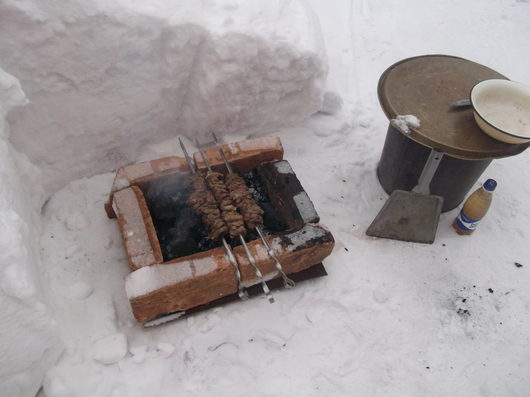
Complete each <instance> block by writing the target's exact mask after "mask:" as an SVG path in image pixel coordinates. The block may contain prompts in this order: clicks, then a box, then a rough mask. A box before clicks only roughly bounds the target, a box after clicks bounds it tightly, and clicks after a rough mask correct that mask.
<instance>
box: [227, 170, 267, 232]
mask: <svg viewBox="0 0 530 397" xmlns="http://www.w3.org/2000/svg"><path fill="white" fill-rule="evenodd" d="M226 186H227V188H228V191H229V192H230V198H231V199H232V201H233V202H234V203H235V205H236V206H237V208H238V209H239V211H240V212H241V214H242V215H243V219H244V221H245V225H246V226H247V228H248V229H249V230H252V229H254V228H255V227H256V226H259V225H261V224H262V223H263V218H262V216H261V215H262V214H263V210H262V209H261V207H260V206H259V205H258V204H256V202H255V201H254V198H253V197H252V193H250V191H249V190H248V187H247V185H246V183H245V180H244V179H243V178H241V177H240V176H239V175H237V174H228V175H227V176H226Z"/></svg>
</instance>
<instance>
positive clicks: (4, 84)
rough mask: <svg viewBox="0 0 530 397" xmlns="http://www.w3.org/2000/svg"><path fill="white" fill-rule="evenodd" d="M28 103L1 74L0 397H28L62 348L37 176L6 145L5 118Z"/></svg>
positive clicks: (13, 81) (0, 71) (15, 83)
mask: <svg viewBox="0 0 530 397" xmlns="http://www.w3.org/2000/svg"><path fill="white" fill-rule="evenodd" d="M26 103H27V99H26V97H25V95H24V92H23V91H22V90H21V87H20V84H19V83H18V81H17V80H16V79H15V78H14V77H13V76H11V75H10V74H8V73H6V72H5V71H4V70H3V69H1V68H0V180H1V181H2V188H1V189H0V307H1V312H2V326H0V395H2V396H18V395H20V396H23V395H32V394H34V393H35V391H36V390H37V389H38V388H39V387H40V385H41V383H42V379H43V376H44V373H45V371H46V370H47V369H48V367H49V366H51V365H52V364H53V363H54V361H55V360H56V359H57V357H58V356H59V354H60V352H61V349H62V346H61V340H60V338H59V332H58V327H57V323H56V321H55V320H54V319H53V318H52V317H51V315H50V311H49V308H48V307H47V305H46V304H47V303H49V302H48V297H47V296H46V291H45V290H46V287H45V283H44V282H43V280H42V279H41V274H40V272H39V266H40V259H39V252H38V239H39V233H40V226H41V222H40V219H39V212H38V208H39V207H40V206H41V205H42V200H43V196H42V191H41V190H40V189H39V187H38V186H39V185H38V183H37V182H36V177H37V176H38V172H37V170H36V169H35V168H34V167H33V166H32V165H31V164H30V163H29V162H28V161H27V159H26V158H25V156H23V155H21V154H20V153H18V152H17V151H16V150H14V149H13V148H12V146H11V144H10V143H9V141H8V139H9V132H10V131H9V125H8V124H7V122H6V120H5V117H6V115H7V114H8V112H10V111H11V110H12V108H13V107H14V106H21V105H24V104H26Z"/></svg>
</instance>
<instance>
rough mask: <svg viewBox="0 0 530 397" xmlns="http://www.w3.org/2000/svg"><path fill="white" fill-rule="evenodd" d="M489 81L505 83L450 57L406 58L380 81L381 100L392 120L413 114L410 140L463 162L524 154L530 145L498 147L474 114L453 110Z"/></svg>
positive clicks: (497, 76)
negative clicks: (415, 120) (417, 122)
mask: <svg viewBox="0 0 530 397" xmlns="http://www.w3.org/2000/svg"><path fill="white" fill-rule="evenodd" d="M487 79H507V78H506V77H505V76H503V75H502V74H500V73H497V72H496V71H494V70H492V69H490V68H488V67H486V66H483V65H480V64H478V63H475V62H471V61H468V60H467V59H463V58H458V57H454V56H448V55H424V56H419V57H414V58H408V59H405V60H403V61H400V62H398V63H395V64H394V65H392V66H390V67H389V68H388V69H387V70H386V71H385V72H384V73H383V74H382V76H381V78H380V79H379V85H378V90H377V91H378V96H379V102H380V104H381V107H382V108H383V111H384V112H385V114H386V116H387V117H388V118H389V119H393V118H395V117H396V116H398V115H408V114H412V115H415V116H416V117H418V118H419V119H420V122H421V124H420V126H419V127H417V128H411V132H410V133H409V134H406V136H407V137H409V138H410V139H412V140H414V141H415V142H418V143H419V144H422V145H424V146H427V147H429V148H437V149H441V150H443V151H444V152H445V153H446V154H448V155H450V156H452V157H457V158H461V159H465V160H482V159H494V158H501V157H508V156H513V155H515V154H518V153H521V152H522V151H524V150H525V149H526V148H527V147H528V146H529V145H530V142H528V143H523V144H515V145H514V144H509V143H503V142H499V141H497V140H495V139H493V138H491V137H489V136H488V135H486V134H485V133H484V132H483V131H482V130H481V129H480V127H479V126H478V125H477V124H476V122H475V120H474V119H473V110H472V109H471V108H467V109H451V107H450V104H451V103H453V102H455V101H457V100H459V99H464V98H468V97H469V92H470V91H471V88H473V86H474V85H475V84H477V83H478V82H480V81H482V80H487Z"/></svg>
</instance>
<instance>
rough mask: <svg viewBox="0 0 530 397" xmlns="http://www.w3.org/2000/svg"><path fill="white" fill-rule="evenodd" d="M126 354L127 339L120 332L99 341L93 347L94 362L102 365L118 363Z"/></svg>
mask: <svg viewBox="0 0 530 397" xmlns="http://www.w3.org/2000/svg"><path fill="white" fill-rule="evenodd" d="M126 354H127V337H126V336H125V335H124V334H122V333H119V332H117V333H114V334H111V335H108V336H105V337H104V338H101V339H99V340H97V341H96V342H95V343H94V345H93V346H92V355H93V357H94V360H96V361H99V362H100V363H102V364H107V365H109V364H114V363H117V362H118V361H120V360H121V359H122V358H123V357H125V355H126ZM133 354H134V353H133ZM133 359H134V357H133ZM135 362H138V359H137V360H135Z"/></svg>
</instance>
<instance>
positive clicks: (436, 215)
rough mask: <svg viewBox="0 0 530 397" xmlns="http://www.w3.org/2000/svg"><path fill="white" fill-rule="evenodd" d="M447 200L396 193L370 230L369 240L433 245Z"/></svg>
mask: <svg viewBox="0 0 530 397" xmlns="http://www.w3.org/2000/svg"><path fill="white" fill-rule="evenodd" d="M442 204H443V197H440V196H434V195H423V194H418V193H414V192H407V191H404V190H394V191H393V192H392V194H391V195H390V198H389V199H388V200H387V202H386V203H385V205H384V206H383V208H381V211H379V214H377V216H376V217H375V219H374V220H373V222H372V224H371V225H370V227H369V228H368V229H367V230H366V234H367V235H368V236H373V237H381V238H389V239H392V240H401V241H411V242H416V243H425V244H432V243H433V242H434V238H435V236H436V229H437V228H438V221H439V220H440V213H441V211H442Z"/></svg>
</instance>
